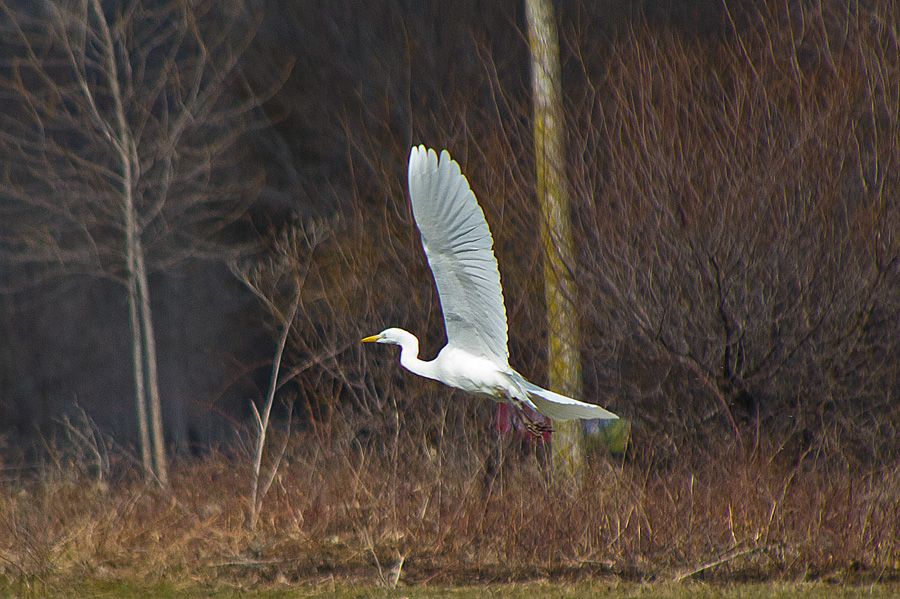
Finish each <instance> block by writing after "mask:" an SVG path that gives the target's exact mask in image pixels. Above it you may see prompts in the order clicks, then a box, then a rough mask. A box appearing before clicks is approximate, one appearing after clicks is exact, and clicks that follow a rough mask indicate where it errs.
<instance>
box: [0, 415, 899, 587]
mask: <svg viewBox="0 0 900 599" xmlns="http://www.w3.org/2000/svg"><path fill="white" fill-rule="evenodd" d="M452 432H453V434H454V436H455V433H456V432H457V431H452ZM449 434H450V431H448V435H449ZM470 443H471V445H467V446H464V447H463V446H459V445H455V444H450V443H447V442H446V439H441V438H436V439H428V438H419V437H417V436H415V435H413V434H411V433H410V432H409V431H408V430H402V431H398V434H397V435H396V436H395V438H394V439H393V441H392V442H391V443H389V444H388V446H387V447H372V446H367V445H366V444H365V442H364V441H362V440H361V439H360V438H359V436H358V435H356V436H354V434H353V431H352V430H351V429H347V428H345V427H339V426H333V427H327V428H323V429H321V430H319V431H316V432H306V433H303V434H299V435H294V437H293V439H292V442H291V446H290V448H289V450H288V452H287V455H286V457H285V461H284V463H283V465H282V468H281V469H280V471H279V473H278V476H277V478H276V482H275V484H274V485H273V488H272V491H271V492H270V494H269V496H268V498H267V499H266V502H265V505H264V506H263V510H262V515H261V519H260V522H259V525H258V527H257V528H256V530H255V531H251V530H250V528H249V526H248V521H249V516H248V510H247V506H246V494H247V493H248V492H249V475H250V459H249V452H248V454H247V455H232V456H225V455H222V454H214V455H210V456H208V457H207V458H206V459H204V460H202V461H199V462H191V463H185V464H177V465H175V467H174V468H173V485H172V491H171V494H170V495H166V494H162V493H159V492H157V491H154V490H153V489H150V488H148V487H147V486H146V485H144V484H142V483H138V482H136V481H134V480H131V479H129V478H128V477H126V478H124V479H122V478H116V477H114V478H113V479H108V478H107V475H108V473H106V472H103V471H97V470H91V469H87V468H85V469H83V470H81V472H80V474H79V471H78V469H77V468H75V467H74V466H73V465H72V464H71V463H67V462H66V461H65V460H63V461H61V462H59V463H58V464H57V465H55V466H49V465H48V467H46V468H45V469H44V470H43V472H42V477H41V478H40V479H38V480H34V481H32V482H31V483H29V484H27V485H23V486H21V487H20V488H19V489H18V491H17V492H15V493H12V494H7V495H5V496H4V498H3V503H2V505H0V514H2V518H3V520H2V522H3V528H2V530H0V535H2V536H0V541H2V546H0V547H2V552H3V560H4V564H3V565H2V568H3V572H4V574H5V576H6V577H8V578H9V579H11V580H14V581H17V582H18V583H20V584H22V585H28V586H32V585H37V587H38V588H41V585H50V586H51V587H52V586H53V585H54V584H60V582H59V581H61V580H68V579H81V578H84V577H88V578H98V577H99V578H119V577H131V578H134V577H137V578H143V579H156V578H178V579H184V578H188V579H191V580H195V581H211V580H219V581H221V580H232V581H237V582H241V583H244V584H246V583H252V584H257V583H260V584H262V583H278V582H281V583H284V582H286V581H287V582H296V581H298V580H306V581H309V580H313V581H324V580H328V579H329V578H330V577H335V578H338V579H351V580H353V579H355V580H367V581H370V582H372V581H375V582H380V583H385V584H388V585H391V584H394V583H395V582H396V578H397V577H398V576H399V578H400V580H402V581H404V582H406V583H425V582H433V583H438V582H443V583H446V582H469V583H471V582H475V581H483V582H487V581H492V582H497V581H503V580H521V579H531V578H544V577H549V578H551V579H556V578H562V579H578V578H584V577H593V576H618V577H622V578H624V579H628V580H636V579H639V580H671V579H676V578H679V577H681V576H684V575H685V574H691V573H693V574H694V575H695V576H701V577H706V578H713V579H722V578H729V579H734V578H738V579H742V580H743V579H771V578H773V577H774V578H779V579H783V578H788V579H798V578H799V579H804V578H818V577H826V579H829V580H835V581H840V582H851V583H852V582H854V581H857V582H859V581H873V580H882V581H886V580H887V581H889V580H896V577H897V575H898V571H897V568H898V564H897V560H898V556H900V546H898V539H900V524H898V523H900V505H898V502H897V497H898V493H900V476H898V472H897V470H896V468H884V467H882V468H870V469H856V470H849V471H848V470H844V469H835V468H832V467H829V466H828V465H827V464H825V463H824V462H823V461H822V460H820V459H817V458H816V457H815V456H813V455H806V456H803V457H802V459H800V460H798V461H789V460H786V459H784V458H783V457H782V456H781V453H780V452H779V451H778V448H775V447H769V446H765V447H764V448H762V449H761V450H760V451H759V452H758V453H757V454H756V455H750V454H749V453H747V452H743V451H741V450H740V449H739V448H737V447H735V446H734V445H730V446H725V447H721V448H720V449H721V451H719V452H718V453H717V456H718V459H710V457H709V454H705V456H704V459H702V460H700V461H699V463H697V462H696V461H694V460H690V459H686V460H683V461H680V462H679V463H677V464H666V465H661V464H660V463H658V461H657V460H656V459H655V456H654V453H653V452H652V450H647V451H644V452H639V453H638V454H637V455H635V456H634V457H633V458H631V459H627V460H625V461H624V462H615V461H609V460H606V459H602V460H598V461H596V463H592V464H591V465H590V467H589V468H588V469H587V470H586V471H585V472H584V473H583V474H582V476H581V478H580V480H575V479H563V480H560V479H559V478H555V479H554V478H553V477H549V476H548V474H547V472H546V471H545V470H544V469H542V467H541V466H540V464H539V460H538V459H537V458H536V457H535V455H534V454H531V455H528V456H525V457H523V456H521V455H519V454H518V453H517V452H513V451H511V450H512V448H510V447H506V448H505V449H506V451H507V452H508V454H507V455H506V457H505V459H504V460H503V463H502V466H500V467H499V468H496V467H495V466H492V464H494V463H495V462H494V459H495V456H492V455H491V452H490V451H489V450H487V449H479V448H488V447H490V446H491V439H490V438H489V435H487V434H483V433H481V434H479V433H473V434H472V435H471V438H470ZM113 462H114V465H113V470H114V471H115V470H116V467H115V460H113ZM398 565H400V566H402V569H400V570H398ZM707 567H708V568H707ZM398 572H399V573H398Z"/></svg>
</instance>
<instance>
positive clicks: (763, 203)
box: [0, 0, 900, 461]
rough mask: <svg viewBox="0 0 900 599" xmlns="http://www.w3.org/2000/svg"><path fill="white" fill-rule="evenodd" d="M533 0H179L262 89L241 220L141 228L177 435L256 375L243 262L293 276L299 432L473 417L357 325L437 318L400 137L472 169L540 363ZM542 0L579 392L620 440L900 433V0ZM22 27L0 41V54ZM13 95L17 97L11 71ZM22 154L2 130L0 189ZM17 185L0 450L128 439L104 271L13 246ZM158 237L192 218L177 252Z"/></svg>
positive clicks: (807, 439) (33, 214) (192, 436)
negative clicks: (562, 136) (549, 36)
mask: <svg viewBox="0 0 900 599" xmlns="http://www.w3.org/2000/svg"><path fill="white" fill-rule="evenodd" d="M17 4H19V6H18V9H21V8H22V7H25V6H27V4H22V3H12V6H13V7H16V5H17ZM164 4H166V3H164V2H158V3H157V2H147V3H143V4H142V5H140V6H141V8H138V9H137V10H138V11H148V12H151V11H152V10H154V8H155V7H158V6H162V5H164ZM520 4H521V3H520V2H478V1H474V0H473V1H464V2H453V3H442V2H434V3H432V2H418V1H415V2H413V1H410V2H402V1H374V2H365V3H359V2H287V1H279V0H255V1H248V2H246V3H241V2H228V3H218V5H217V3H208V2H198V3H193V4H192V5H191V6H193V8H192V9H191V10H192V11H193V15H194V17H193V18H195V19H196V20H197V23H198V24H199V25H198V26H199V27H202V28H204V30H205V31H211V32H214V31H216V30H217V28H218V27H219V20H221V21H223V22H224V21H226V20H227V21H228V23H229V24H230V25H229V26H230V27H233V28H234V29H235V30H236V31H238V32H239V33H240V35H237V36H236V37H235V38H234V39H235V41H234V43H235V56H236V58H237V60H238V61H239V62H238V67H237V68H236V69H235V71H234V73H233V74H232V75H231V78H230V79H229V82H228V89H227V92H226V93H228V94H233V97H234V100H235V102H243V101H247V100H248V98H255V99H256V103H255V104H254V107H253V108H252V110H249V111H248V112H247V113H244V114H241V116H240V122H239V123H238V122H235V123H234V129H235V130H236V131H237V130H239V131H240V135H239V136H238V138H237V143H235V144H234V145H233V147H231V148H229V150H228V153H227V155H223V156H220V157H219V159H221V160H223V161H225V162H224V164H223V169H222V171H221V173H223V174H222V175H221V176H222V177H225V176H226V175H225V174H224V173H227V181H228V182H229V185H231V187H230V188H229V190H230V191H228V193H230V194H231V196H229V197H232V196H233V198H232V199H233V203H232V205H231V207H230V208H229V210H231V211H239V214H238V215H237V218H234V219H233V221H232V222H231V224H230V225H229V226H228V227H227V228H226V229H224V230H222V231H220V232H218V233H217V237H216V238H215V243H214V244H213V245H209V244H208V247H207V246H206V245H205V246H203V248H202V251H201V249H196V251H194V250H192V249H191V246H190V243H189V242H186V241H185V240H189V239H190V231H188V233H185V234H182V236H181V237H171V238H170V237H167V236H166V235H160V236H159V241H158V244H157V245H155V246H151V247H150V248H149V249H148V252H149V255H150V256H151V262H150V273H151V274H150V281H151V301H152V309H153V313H154V318H155V323H156V328H157V334H158V339H157V344H158V353H159V372H160V384H161V397H162V404H163V413H164V424H165V431H166V439H167V443H168V445H169V447H170V449H171V450H172V451H175V452H178V453H187V452H200V453H202V452H204V451H206V450H207V449H209V448H210V447H214V446H218V445H220V444H226V445H227V444H228V443H230V442H231V441H232V440H233V439H234V438H235V435H236V434H237V433H238V431H240V430H241V429H242V427H243V426H244V425H245V424H246V423H247V421H248V418H249V417H250V413H251V412H250V410H249V408H248V406H249V402H251V401H255V402H257V403H259V402H261V401H262V398H263V396H264V394H265V387H266V383H267V379H268V376H269V370H270V367H271V359H272V354H273V343H274V339H275V338H276V336H277V328H278V325H279V323H278V322H277V319H273V317H272V312H271V311H270V310H267V309H266V308H265V305H264V303H262V302H260V301H259V298H258V297H256V296H255V295H254V294H253V293H251V292H250V291H249V290H248V288H247V286H246V285H245V284H244V283H243V282H242V281H241V277H242V276H243V277H244V278H245V279H246V278H247V277H248V276H249V278H250V279H252V280H253V281H254V282H255V284H256V285H257V288H258V290H261V292H262V294H263V295H265V296H266V297H269V298H270V299H272V301H274V302H275V304H278V302H280V301H283V298H282V296H285V295H289V293H290V292H289V289H294V288H299V289H301V295H300V297H301V300H300V309H299V311H298V315H297V318H296V321H295V324H294V328H293V330H292V332H291V335H290V337H289V340H288V345H287V350H286V356H285V369H286V370H287V371H288V372H289V374H290V376H289V377H288V380H287V381H286V383H285V384H284V385H283V386H282V387H281V388H280V391H279V397H280V398H281V399H283V400H284V401H283V402H278V406H279V408H278V409H279V410H281V411H280V412H278V414H279V417H280V418H283V417H284V408H283V405H285V404H286V403H287V402H293V404H294V414H295V416H294V418H295V420H296V421H297V422H298V423H299V426H301V427H309V426H313V423H315V422H325V421H329V419H332V418H334V416H335V414H340V415H341V416H342V417H343V418H345V419H346V420H347V421H348V422H349V423H350V428H351V429H353V430H354V431H356V432H357V433H358V432H359V431H360V430H364V432H365V434H366V435H378V434H382V433H385V434H386V432H387V431H390V430H393V429H392V427H396V426H398V425H397V424H396V422H395V421H396V420H397V418H398V416H397V414H398V413H399V414H401V416H400V417H401V418H406V419H415V420H416V421H417V422H421V423H423V425H424V426H425V427H426V428H428V427H429V426H432V425H431V424H428V423H433V422H436V420H435V418H436V415H438V414H439V413H440V412H441V408H440V407H439V406H441V405H446V404H448V402H451V403H454V404H462V405H463V406H464V407H460V408H455V407H454V408H451V416H452V414H456V416H453V417H454V418H456V419H457V422H458V423H464V422H470V420H467V419H468V418H474V419H475V420H474V422H476V423H478V424H477V426H484V427H488V426H489V422H490V407H489V406H486V405H485V406H481V405H478V406H474V404H473V403H472V402H470V401H469V400H466V399H463V398H462V397H461V396H456V395H452V394H451V392H449V391H447V390H445V389H442V388H438V387H436V386H434V385H430V384H429V383H427V382H422V381H419V380H416V379H414V378H412V377H409V376H406V375H405V374H403V373H402V372H401V371H400V369H399V368H398V367H397V366H396V365H395V364H394V361H395V359H396V357H395V356H393V355H392V354H391V353H390V352H375V351H364V350H363V348H361V347H360V346H359V344H358V340H359V338H360V337H361V336H363V335H367V334H371V333H373V332H377V331H378V330H381V329H382V328H384V327H386V326H389V325H398V326H404V327H406V328H409V329H410V330H412V331H413V332H415V333H417V334H418V335H419V336H420V337H422V338H423V348H424V349H423V353H424V354H426V356H428V357H431V356H432V355H433V354H434V353H435V352H436V350H437V349H438V348H439V347H440V345H441V343H442V335H443V332H442V329H441V327H440V318H439V306H438V304H437V299H436V295H435V292H434V289H433V287H432V281H431V278H430V274H429V272H428V270H427V265H426V264H425V260H424V256H423V254H422V252H421V248H420V246H419V242H418V236H417V234H416V230H415V227H414V224H413V221H412V218H411V213H410V211H409V208H408V199H407V195H406V185H405V168H406V157H407V155H408V150H409V148H410V146H411V145H413V144H417V143H425V144H428V145H431V146H434V147H438V148H441V147H446V148H448V149H449V150H450V152H451V153H452V154H453V156H454V157H455V158H456V159H457V160H459V162H460V163H461V164H462V165H463V169H464V172H466V174H467V175H468V177H469V179H470V181H471V182H472V184H473V187H474V189H475V192H476V194H477V195H478V197H479V200H480V202H481V204H482V205H483V207H484V209H485V212H486V215H487V218H488V220H489V222H490V224H491V227H492V230H493V233H494V237H495V241H496V253H497V255H498V259H499V262H500V268H501V275H502V277H503V283H504V290H505V295H506V301H507V307H508V311H509V318H510V332H511V355H512V361H513V364H514V365H515V366H516V367H517V368H518V369H519V370H521V371H522V372H523V373H525V374H526V375H528V376H530V377H532V378H534V379H536V380H537V381H538V382H540V381H542V377H543V376H544V372H545V360H546V353H545V346H546V343H545V331H544V329H543V327H544V322H545V318H544V316H543V313H542V310H543V307H542V297H543V294H542V292H541V290H540V288H539V284H540V283H539V282H540V281H541V278H540V276H538V275H539V272H540V270H539V269H540V268H541V260H540V254H539V245H538V243H536V239H537V224H536V223H537V214H538V213H537V208H536V206H535V202H534V200H533V197H534V194H533V183H532V181H533V179H534V176H533V163H532V160H533V148H532V145H531V144H532V142H531V132H530V126H531V124H530V123H531V122H530V104H529V102H530V99H529V97H530V96H529V93H530V92H529V65H528V48H527V45H526V40H525V36H524V34H523V26H524V25H523V18H524V17H523V14H522V7H521V6H520ZM556 8H557V17H558V25H559V31H560V38H561V46H562V47H561V51H562V62H563V73H564V74H563V89H564V95H565V102H566V114H567V126H568V148H567V151H568V162H569V164H568V169H569V173H568V174H569V176H570V178H571V181H572V191H573V201H574V214H575V219H576V221H575V224H576V230H577V240H576V245H577V248H578V255H579V259H578V263H577V264H573V265H571V267H572V268H573V269H574V271H575V273H576V279H577V282H578V285H579V289H578V293H579V301H578V306H579V309H580V317H581V319H582V323H583V328H584V330H585V335H584V337H583V339H584V341H583V343H584V346H583V347H582V356H583V361H584V378H585V380H584V384H585V394H586V395H587V396H588V399H590V400H592V401H597V402H598V403H600V404H602V405H605V406H606V407H608V408H610V409H612V410H614V411H616V412H617V413H619V414H621V415H623V416H625V417H627V418H629V419H630V420H632V422H633V425H634V434H635V438H636V442H637V443H641V442H647V443H649V442H650V439H652V442H653V443H654V444H655V445H657V446H658V447H670V448H671V449H672V450H677V449H679V448H680V449H682V450H683V451H690V449H689V448H690V447H691V446H695V445H696V444H697V443H698V442H701V444H702V442H706V441H708V440H710V439H719V438H735V439H739V440H740V442H745V441H748V440H749V442H750V443H753V442H756V443H758V442H759V436H760V434H761V431H762V434H766V433H771V434H773V435H776V436H777V438H778V439H779V440H780V441H779V442H782V443H784V444H786V445H787V446H790V447H792V448H793V449H792V451H797V452H803V451H807V450H810V449H816V450H828V451H829V452H830V453H833V454H834V455H840V456H844V457H846V458H847V459H850V460H863V461H871V460H875V461H880V460H883V459H890V458H889V456H896V450H897V445H896V443H897V441H896V440H897V438H898V431H897V427H898V425H900V404H898V401H897V394H898V390H900V381H898V375H900V357H898V356H900V351H898V339H900V335H898V333H900V265H898V260H900V259H898V254H900V237H898V235H900V207H898V193H900V122H898V112H900V108H898V106H900V92H898V87H897V81H900V59H898V53H897V52H898V46H897V41H898V40H897V27H898V25H897V24H898V7H897V4H896V3H893V2H886V3H874V4H873V3H865V2H859V3H857V2H851V3H846V4H845V3H830V2H796V3H778V2H766V3H760V2H737V1H735V2H727V3H725V2H719V1H702V2H675V1H668V2H657V1H653V2H649V1H648V2H636V1H635V2H628V1H604V2H577V1H561V2H558V3H556ZM106 10H108V11H110V12H111V13H113V12H115V11H116V10H119V9H117V8H116V7H115V3H106ZM26 12H27V9H26ZM235 23H237V25H236V26H235V25H234V24H235ZM4 26H5V27H7V28H8V27H9V26H10V24H9V23H5V24H4ZM26 34H30V32H26ZM34 34H35V35H38V34H39V32H38V31H35V32H34ZM238 51H239V52H238ZM20 52H22V48H21V45H17V42H15V41H14V39H13V38H11V37H9V36H6V37H5V38H4V41H2V42H0V58H2V61H3V65H5V66H4V67H3V68H4V69H6V70H5V71H4V73H5V74H7V75H8V74H9V72H10V71H9V69H10V68H11V65H12V64H13V63H14V62H15V60H16V57H17V56H18V54H17V53H20ZM0 102H2V103H3V106H4V107H5V108H6V110H7V113H8V114H13V115H14V114H15V111H16V110H27V107H26V106H23V105H21V104H19V105H16V104H15V103H16V102H17V99H16V97H15V94H13V93H9V90H6V91H4V92H3V94H2V99H0ZM218 126H219V127H223V128H224V129H225V130H228V129H229V128H230V127H232V124H230V123H228V122H227V121H226V122H222V123H219V125H218ZM198 140H199V141H202V140H200V139H199V138H198ZM16 148H17V146H16V144H15V143H6V144H4V145H3V155H2V156H0V164H3V165H7V166H5V167H3V168H4V172H5V173H7V175H8V176H7V179H6V181H7V184H9V182H10V180H11V178H12V179H14V178H15V177H14V175H9V173H10V172H11V170H10V168H9V165H11V164H15V163H16V162H17V161H20V160H21V157H20V156H17V153H16ZM214 172H215V171H214ZM215 184H216V182H215V181H211V182H210V185H215ZM235 186H237V188H236V187H235ZM235 189H237V190H238V191H237V192H235ZM222 193H225V192H222ZM15 202H16V200H15V199H14V198H13V196H12V195H10V194H9V193H5V192H4V187H3V185H0V243H2V244H3V245H2V246H0V247H2V249H3V252H0V284H2V286H3V289H4V291H5V293H3V294H2V295H0V432H2V438H3V439H4V444H5V446H6V448H5V450H4V451H7V452H10V454H11V455H12V454H19V453H25V454H28V453H30V452H32V451H36V448H38V447H40V446H41V445H42V443H45V442H46V439H47V438H48V437H52V436H53V435H54V434H56V433H55V432H54V431H57V430H58V429H59V427H60V423H61V422H62V421H63V420H64V419H65V418H67V417H68V418H73V417H75V416H78V415H79V414H80V413H81V412H80V410H82V409H83V410H84V412H85V413H86V414H87V415H88V416H89V417H90V418H91V419H93V421H95V422H96V424H97V425H98V427H99V429H100V430H101V431H103V432H104V433H106V434H108V435H110V436H111V437H112V438H113V439H115V440H116V441H117V442H118V443H121V444H122V445H123V446H129V445H133V444H134V442H135V441H134V440H135V436H136V423H135V416H134V414H135V409H134V406H133V401H132V396H133V380H132V378H131V373H130V369H129V368H130V366H129V364H130V346H129V341H128V320H127V310H126V306H125V297H124V295H123V294H122V293H121V291H120V286H119V285H117V284H116V283H114V282H111V281H109V280H108V279H107V278H105V277H103V276H97V275H95V274H91V273H86V272H84V271H82V270H79V269H77V268H69V267H68V263H66V262H65V261H64V260H63V259H62V258H61V259H60V261H58V262H57V263H54V262H53V261H52V260H49V261H47V260H44V261H42V262H41V263H40V264H36V263H35V262H34V261H29V260H27V256H25V258H23V255H22V254H23V252H22V248H23V247H25V246H23V245H22V244H21V239H23V237H22V236H23V235H26V236H27V235H33V234H34V232H35V231H36V230H40V229H41V227H42V226H43V225H42V221H41V219H42V215H41V213H40V211H39V210H37V211H35V210H32V211H30V212H28V213H27V214H25V213H23V212H21V211H17V210H16V208H15V206H14V204H15ZM232 215H233V214H232ZM167 244H176V245H177V244H181V245H180V247H181V251H182V254H181V258H180V259H179V260H178V261H175V262H173V261H170V260H168V256H169V253H168V252H169V249H170V248H169V246H167ZM29 247H30V246H29ZM185 248H187V249H186V250H185ZM26 249H27V247H26ZM26 253H27V252H26ZM248 273H249V274H248ZM454 410H456V412H454ZM457 412H458V413H457ZM473 414H474V416H473ZM445 416H446V414H445ZM686 441H690V443H685V442H686ZM892 459H895V457H894V458H892Z"/></svg>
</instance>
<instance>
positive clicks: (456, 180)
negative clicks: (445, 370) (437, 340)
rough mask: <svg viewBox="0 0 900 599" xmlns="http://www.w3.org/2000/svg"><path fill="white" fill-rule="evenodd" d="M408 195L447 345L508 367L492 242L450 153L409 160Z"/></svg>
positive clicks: (421, 153)
mask: <svg viewBox="0 0 900 599" xmlns="http://www.w3.org/2000/svg"><path fill="white" fill-rule="evenodd" d="M409 194H410V197H411V198H412V209H413V216H415V218H416V224H417V225H418V226H419V231H420V232H421V234H422V245H423V246H425V255H426V256H427V257H428V264H429V265H430V266H431V272H432V273H434V281H435V283H437V289H438V295H440V298H441V309H442V311H443V313H444V324H445V326H446V327H447V344H448V345H452V346H454V347H457V348H460V349H464V350H466V351H468V352H471V353H473V354H475V355H480V356H484V357H486V358H491V359H493V360H496V361H499V362H500V363H502V364H506V363H507V361H508V359H509V351H508V349H507V325H506V308H505V307H504V305H503V290H502V289H501V287H500V271H499V270H498V269H497V259H496V258H495V257H494V250H493V249H492V248H493V243H494V241H493V238H492V237H491V231H490V229H488V224H487V221H486V220H485V219H484V212H482V210H481V207H480V206H479V205H478V202H477V200H476V199H475V194H474V193H472V189H471V188H470V187H469V182H468V181H467V180H466V178H465V176H464V175H463V174H462V172H461V171H460V169H459V164H457V163H456V162H455V161H454V160H452V159H451V158H450V154H448V153H447V151H446V150H444V151H442V152H441V156H440V160H439V159H438V156H437V154H436V153H435V151H434V150H427V149H426V148H425V146H418V147H414V148H413V149H412V152H411V153H410V155H409Z"/></svg>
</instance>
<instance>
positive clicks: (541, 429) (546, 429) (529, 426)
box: [522, 411, 553, 439]
mask: <svg viewBox="0 0 900 599" xmlns="http://www.w3.org/2000/svg"><path fill="white" fill-rule="evenodd" d="M522 424H524V425H525V430H527V431H528V432H529V433H531V434H532V435H534V436H535V437H537V438H539V439H542V438H543V437H544V435H545V434H546V433H552V432H553V426H551V425H550V423H549V422H543V421H536V420H534V419H533V418H531V416H529V415H528V414H527V413H525V412H524V411H523V412H522Z"/></svg>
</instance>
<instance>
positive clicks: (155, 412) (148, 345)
mask: <svg viewBox="0 0 900 599" xmlns="http://www.w3.org/2000/svg"><path fill="white" fill-rule="evenodd" d="M135 246H136V250H137V251H136V252H135V263H136V266H137V269H136V270H137V272H136V275H137V276H136V279H137V288H138V294H137V296H138V300H139V301H140V307H141V325H142V327H141V331H142V333H143V345H144V360H145V361H146V365H147V400H148V401H147V403H148V404H149V407H150V435H151V438H152V440H153V466H154V469H155V471H156V478H157V479H159V483H160V484H161V485H162V486H164V487H166V486H168V484H169V467H168V463H167V461H166V445H165V434H164V433H163V422H162V404H161V402H160V399H159V374H158V373H157V359H156V335H155V333H154V331H153V316H152V312H151V310H150V285H149V284H148V281H147V269H146V267H145V265H144V247H143V245H142V244H141V242H140V239H137V240H136V244H135Z"/></svg>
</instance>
